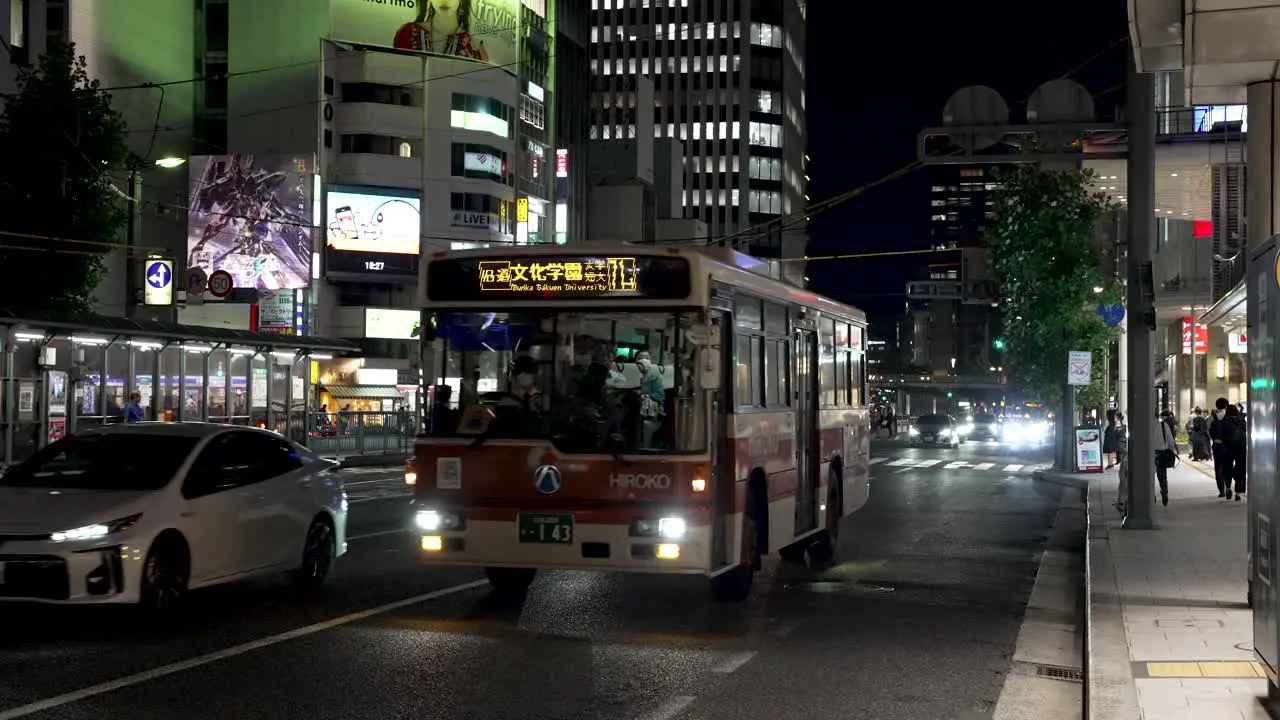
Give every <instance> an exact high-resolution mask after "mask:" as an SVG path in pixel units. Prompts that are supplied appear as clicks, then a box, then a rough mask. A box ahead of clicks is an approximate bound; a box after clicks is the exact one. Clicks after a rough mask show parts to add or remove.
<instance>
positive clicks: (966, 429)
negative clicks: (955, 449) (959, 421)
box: [960, 425, 973, 435]
mask: <svg viewBox="0 0 1280 720" xmlns="http://www.w3.org/2000/svg"><path fill="white" fill-rule="evenodd" d="M972 432H973V426H972V425H961V426H960V434H961V435H969V434H971V433H972Z"/></svg>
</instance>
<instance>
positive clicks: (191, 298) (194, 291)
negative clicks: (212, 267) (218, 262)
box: [187, 267, 209, 305]
mask: <svg viewBox="0 0 1280 720" xmlns="http://www.w3.org/2000/svg"><path fill="white" fill-rule="evenodd" d="M208 286H209V275H208V273H206V272H205V271H204V269H202V268H198V267H193V268H190V269H188V270H187V304H188V305H199V304H201V303H203V302H204V292H205V289H206V288H207V287H208Z"/></svg>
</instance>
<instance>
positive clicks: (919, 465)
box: [916, 460, 942, 470]
mask: <svg viewBox="0 0 1280 720" xmlns="http://www.w3.org/2000/svg"><path fill="white" fill-rule="evenodd" d="M940 462H942V461H941V460H921V461H920V462H918V463H916V469H917V470H920V469H923V468H930V467H933V466H934V465H937V464H938V463H940Z"/></svg>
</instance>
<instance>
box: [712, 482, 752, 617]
mask: <svg viewBox="0 0 1280 720" xmlns="http://www.w3.org/2000/svg"><path fill="white" fill-rule="evenodd" d="M759 566H760V540H759V529H758V528H757V526H756V510H755V503H754V502H750V503H748V505H747V512H746V513H744V514H743V516H742V551H741V554H740V555H739V558H738V564H737V565H736V566H734V567H732V568H730V569H728V570H726V571H724V572H722V573H720V574H719V575H717V576H715V577H713V578H711V596H712V598H714V599H715V600H716V601H717V602H742V601H743V600H746V599H747V596H748V595H750V594H751V584H752V582H753V581H754V580H755V574H756V568H757V567H759Z"/></svg>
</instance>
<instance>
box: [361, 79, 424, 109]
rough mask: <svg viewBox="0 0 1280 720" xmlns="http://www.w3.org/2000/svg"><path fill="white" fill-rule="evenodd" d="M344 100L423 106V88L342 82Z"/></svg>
mask: <svg viewBox="0 0 1280 720" xmlns="http://www.w3.org/2000/svg"><path fill="white" fill-rule="evenodd" d="M342 101H343V102H358V103H378V104H379V105H400V106H403V107H421V106H422V90H419V89H417V88H406V87H400V86H396V85H382V84H380V83H342Z"/></svg>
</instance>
